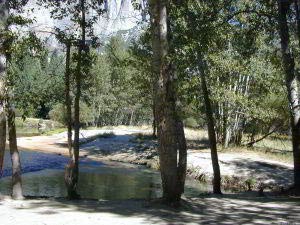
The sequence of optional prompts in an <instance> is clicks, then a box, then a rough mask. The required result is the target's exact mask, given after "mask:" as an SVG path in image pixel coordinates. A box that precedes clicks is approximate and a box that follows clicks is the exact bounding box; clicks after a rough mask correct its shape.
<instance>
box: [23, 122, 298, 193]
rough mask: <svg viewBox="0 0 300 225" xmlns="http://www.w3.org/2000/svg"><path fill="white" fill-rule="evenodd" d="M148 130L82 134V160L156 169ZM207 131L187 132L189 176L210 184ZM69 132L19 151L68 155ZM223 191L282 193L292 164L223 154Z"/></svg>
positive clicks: (30, 140) (32, 141)
mask: <svg viewBox="0 0 300 225" xmlns="http://www.w3.org/2000/svg"><path fill="white" fill-rule="evenodd" d="M149 134H150V130H149V129H148V128H147V127H138V128H137V127H125V126H124V127H108V128H103V129H100V130H99V129H90V130H82V131H81V142H82V144H81V151H80V156H81V157H88V158H91V159H93V160H102V161H107V160H109V161H119V162H126V163H134V164H140V165H147V166H149V167H151V168H154V169H157V168H158V167H159V166H158V155H157V151H156V148H157V141H156V140H154V139H151V138H150V135H149ZM205 135H206V134H205V132H204V131H196V130H187V132H186V136H187V140H188V174H189V175H190V176H192V177H194V178H195V179H198V180H200V181H204V182H211V179H212V175H213V171H212V165H211V158H210V151H209V146H208V140H207V138H206V136H205ZM66 138H67V134H66V132H63V133H60V134H55V135H52V136H36V137H22V138H18V145H19V148H20V149H26V150H34V151H41V152H50V153H56V154H61V155H68V150H67V144H66ZM219 162H220V168H221V172H222V178H223V179H222V182H223V187H225V188H229V189H231V190H237V191H240V190H247V189H249V188H250V189H253V190H258V189H260V188H263V189H265V190H267V189H269V190H270V189H272V190H273V191H274V190H275V191H276V190H280V189H281V187H287V186H288V185H289V184H291V181H292V180H293V170H292V169H293V167H292V164H290V163H287V162H282V161H277V160H274V159H272V157H268V155H266V157H262V155H261V154H259V152H257V151H254V152H252V151H225V152H223V151H221V152H220V153H219Z"/></svg>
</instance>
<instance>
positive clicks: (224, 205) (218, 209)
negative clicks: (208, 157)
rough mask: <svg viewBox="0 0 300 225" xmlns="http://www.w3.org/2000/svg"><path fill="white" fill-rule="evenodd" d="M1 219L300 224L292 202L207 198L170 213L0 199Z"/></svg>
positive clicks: (139, 206)
mask: <svg viewBox="0 0 300 225" xmlns="http://www.w3.org/2000/svg"><path fill="white" fill-rule="evenodd" d="M0 218H1V224H5V225H15V224H18V225H28V224H34V225H41V224H43V225H57V224H60V225H69V224H72V225H77V224H78V225H79V224H85V225H90V224H91V225H94V224H101V225H106V224H108V225H111V224H114V225H125V224H130V225H136V224H144V225H146V224H161V225H167V224H168V225H192V224H220V225H221V224H295V225H296V224H300V222H299V221H300V202H299V199H298V201H297V200H296V199H291V198H289V199H286V198H258V197H253V196H245V195H237V194H235V195H223V196H214V195H206V196H201V197H199V198H192V199H184V200H183V203H182V206H181V207H180V208H177V209H174V208H170V207H167V206H164V205H161V204H160V203H159V202H158V201H157V200H152V201H145V200H122V201H94V200H78V201H68V200H66V199H28V200H11V199H10V198H8V197H2V199H1V196H0Z"/></svg>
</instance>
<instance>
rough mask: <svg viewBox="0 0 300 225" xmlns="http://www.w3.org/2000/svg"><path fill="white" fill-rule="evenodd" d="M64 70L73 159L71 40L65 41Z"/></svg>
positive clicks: (70, 145) (69, 147)
mask: <svg viewBox="0 0 300 225" xmlns="http://www.w3.org/2000/svg"><path fill="white" fill-rule="evenodd" d="M66 48H67V49H66V72H65V101H66V110H67V118H66V119H67V128H68V149H69V155H70V158H71V159H73V146H72V100H71V96H70V61H71V42H68V43H66Z"/></svg>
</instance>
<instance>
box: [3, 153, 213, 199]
mask: <svg viewBox="0 0 300 225" xmlns="http://www.w3.org/2000/svg"><path fill="white" fill-rule="evenodd" d="M21 157H22V163H23V164H22V165H23V190H24V194H25V195H30V196H53V197H64V196H66V188H65V184H64V167H65V165H66V163H67V162H68V158H66V157H63V156H58V155H54V154H44V153H37V152H28V151H22V152H21ZM8 161H9V157H8V154H6V157H5V169H4V176H5V177H3V178H2V179H0V193H2V194H9V190H10V177H9V176H10V171H11V168H10V167H11V166H10V162H8ZM160 182H161V181H160V175H159V173H158V172H156V171H153V170H149V169H146V168H144V167H140V166H133V165H128V164H121V163H109V164H107V163H101V162H96V161H92V160H88V159H82V160H81V162H80V176H79V187H78V189H79V193H80V194H81V196H82V197H83V198H93V199H106V200H114V199H131V198H143V199H149V198H154V197H160V196H161V185H160ZM208 188H209V187H207V186H201V185H200V184H199V183H198V182H194V181H192V180H188V182H187V186H186V195H187V196H197V195H199V193H200V191H207V190H208Z"/></svg>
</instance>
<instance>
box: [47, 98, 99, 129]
mask: <svg viewBox="0 0 300 225" xmlns="http://www.w3.org/2000/svg"><path fill="white" fill-rule="evenodd" d="M49 117H50V119H51V120H53V121H57V122H59V123H62V124H67V115H66V107H65V105H64V104H61V103H58V104H56V105H54V106H53V109H52V110H51V111H50V112H49ZM73 118H74V116H73ZM80 122H81V123H82V124H86V125H88V124H92V123H93V122H94V114H93V111H92V109H91V108H90V107H89V106H88V105H87V104H85V103H83V102H80Z"/></svg>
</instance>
